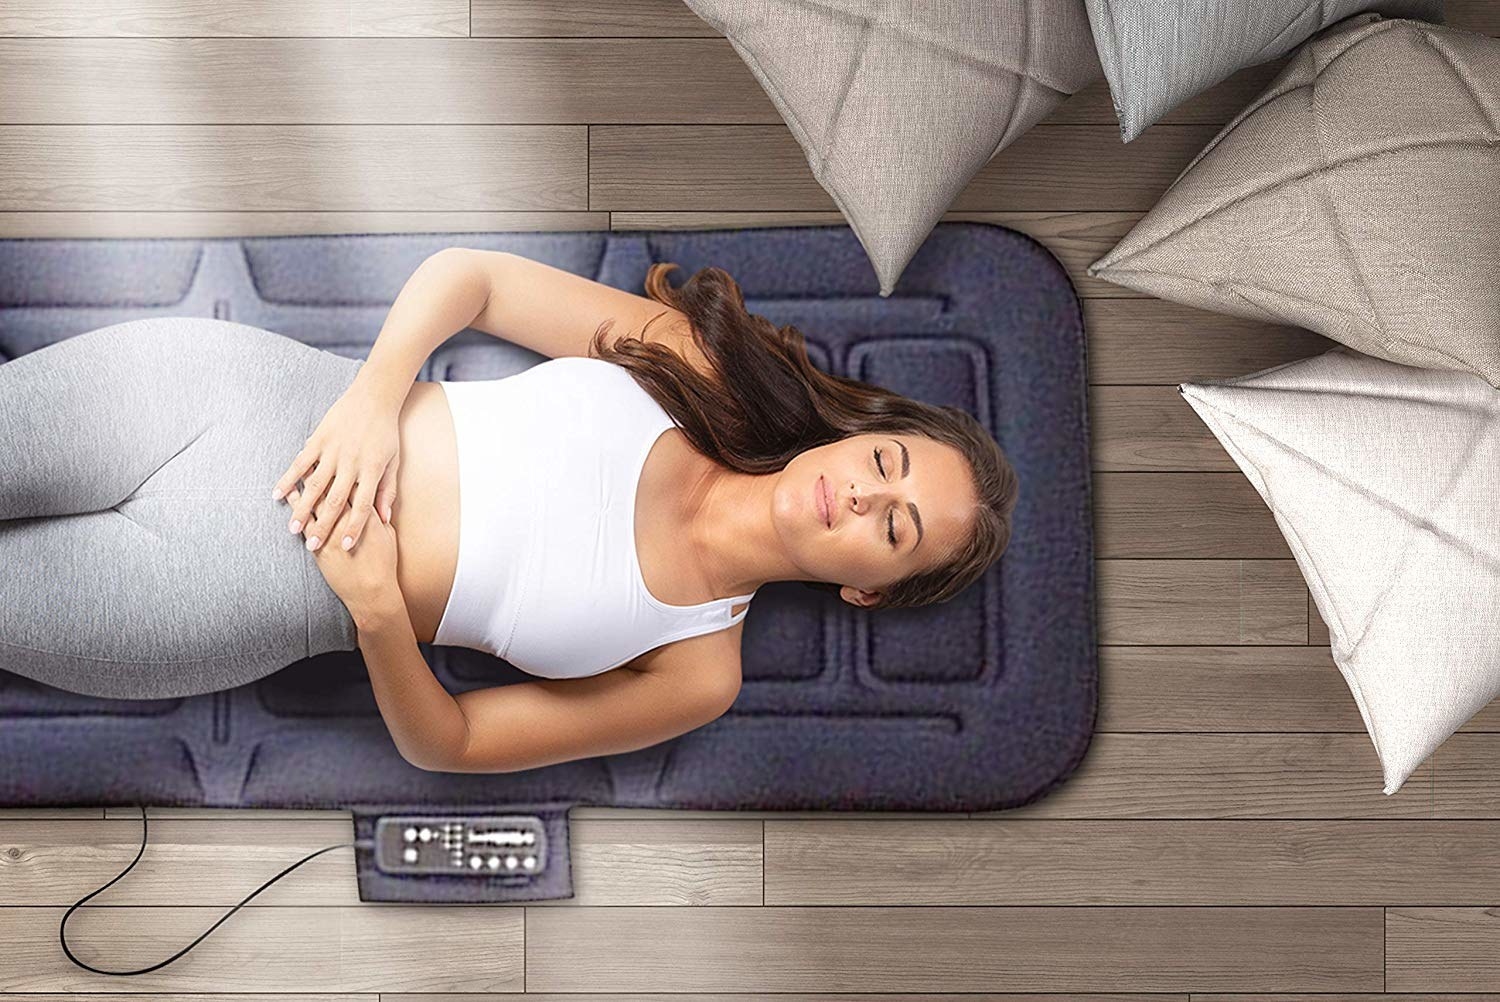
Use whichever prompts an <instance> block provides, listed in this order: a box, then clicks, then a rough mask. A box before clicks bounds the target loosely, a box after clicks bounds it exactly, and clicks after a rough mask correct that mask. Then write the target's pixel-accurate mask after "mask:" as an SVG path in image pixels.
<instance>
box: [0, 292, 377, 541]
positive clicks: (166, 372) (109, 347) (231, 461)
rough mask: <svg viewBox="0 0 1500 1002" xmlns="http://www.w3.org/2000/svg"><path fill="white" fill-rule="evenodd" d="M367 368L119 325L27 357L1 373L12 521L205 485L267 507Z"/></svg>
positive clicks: (208, 331)
mask: <svg viewBox="0 0 1500 1002" xmlns="http://www.w3.org/2000/svg"><path fill="white" fill-rule="evenodd" d="M360 364H362V363H361V362H360V361H359V360H355V359H347V358H343V357H341V356H337V355H333V354H331V353H329V352H325V351H321V350H319V349H316V348H313V347H311V346H309V345H306V344H303V343H301V342H300V341H297V340H295V339H293V338H289V337H285V336H283V335H280V334H276V333H273V332H271V331H266V330H262V329H260V328H257V327H251V326H248V325H245V324H238V323H232V322H229V321H224V320H215V319H210V318H202V317H157V318H150V319H145V320H136V321H128V322H126V323H121V324H113V325H111V326H108V327H101V328H98V329H95V330H92V331H89V332H87V333H84V334H78V335H74V336H72V337H69V338H64V339H63V340H61V341H57V342H54V343H53V344H50V345H47V346H46V347H44V348H40V349H37V350H35V351H32V352H28V353H27V354H25V355H22V356H20V357H19V358H16V359H13V360H12V361H10V362H6V363H5V364H4V365H0V519H13V518H28V517H35V516H40V515H68V514H78V513H83V512H95V511H101V510H104V509H106V508H109V507H110V506H112V505H115V504H118V503H119V502H121V501H122V500H125V499H127V498H130V497H132V496H134V495H135V494H136V492H137V491H142V490H151V489H172V488H177V487H183V486H189V485H201V484H203V483H205V482H207V483H210V484H212V485H214V486H218V487H231V488H244V489H248V488H249V487H251V486H257V485H259V486H264V489H265V491H266V493H267V495H269V493H270V489H271V486H272V485H273V484H274V483H275V481H276V478H277V477H279V476H280V474H281V472H282V470H284V469H285V467H286V465H287V464H288V463H290V462H291V458H292V456H294V455H295V454H296V452H297V450H298V449H300V448H301V446H302V443H303V441H304V440H305V438H306V436H307V435H308V434H309V433H310V431H311V428H312V426H313V425H314V424H315V423H316V419H315V418H314V416H313V409H314V408H315V407H316V406H317V405H318V404H319V403H320V402H321V401H323V400H325V398H326V402H324V403H322V407H323V410H326V408H327V406H328V404H331V403H332V402H333V400H335V399H337V397H338V394H339V393H341V392H342V391H343V388H344V387H347V385H348V383H349V382H352V380H353V377H354V374H355V372H356V371H357V370H358V367H359V365H360ZM335 388H336V391H335ZM330 394H331V395H330ZM317 414H318V416H319V417H321V414H322V410H319V411H318V412H317Z"/></svg>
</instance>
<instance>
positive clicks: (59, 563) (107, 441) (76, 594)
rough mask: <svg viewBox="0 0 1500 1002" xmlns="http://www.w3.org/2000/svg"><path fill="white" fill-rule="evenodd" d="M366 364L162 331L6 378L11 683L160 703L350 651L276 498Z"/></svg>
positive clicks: (1, 391) (158, 325) (47, 358)
mask: <svg viewBox="0 0 1500 1002" xmlns="http://www.w3.org/2000/svg"><path fill="white" fill-rule="evenodd" d="M362 364H363V361H362V360H359V359H352V358H345V357H343V356H341V355H336V354H334V353H332V352H328V351H323V350H321V349H318V348H313V347H311V346H309V345H306V344H303V343H302V342H300V341H297V340H295V339H293V338H289V337H285V336H283V335H280V334H275V333H272V332H270V331H266V330H262V329H260V328H258V327H250V326H247V325H245V324H238V323H232V322H230V321H227V320H211V319H205V318H198V317H157V318H151V319H146V320H132V321H128V322H125V323H119V324H113V325H111V326H108V327H101V328H98V329H97V330H92V331H89V332H87V333H85V334H77V335H74V336H71V337H67V338H64V339H63V340H61V341H57V342H54V343H52V344H48V345H46V346H44V347H42V348H38V349H36V350H34V351H31V352H28V353H26V354H24V355H21V356H20V357H18V358H15V359H13V360H11V361H9V362H6V363H5V364H3V365H0V672H13V673H15V674H17V675H23V676H26V677H27V678H30V679H34V680H36V681H38V682H42V683H44V684H46V685H50V686H54V687H56V688H59V689H66V690H69V691H71V692H77V693H82V694H85V695H89V696H104V697H110V698H116V699H164V698H170V697H177V696H192V695H197V694H199V693H204V692H213V691H216V690H220V689H228V688H233V687H234V686H238V685H243V684H244V683H246V682H252V681H254V680H256V679H259V678H263V677H264V676H266V675H270V674H271V673H273V672H276V671H279V670H280V669H282V668H284V667H286V666H287V665H289V664H292V663H293V662H295V661H299V660H301V659H303V658H307V657H311V656H313V655H316V654H321V653H323V652H325V651H333V650H354V649H355V648H356V647H357V644H356V642H355V641H356V632H355V628H354V621H353V618H352V617H351V616H350V615H349V612H348V610H347V609H346V608H345V607H344V604H343V602H341V601H340V600H339V597H338V595H337V594H336V593H335V592H334V591H333V589H331V588H330V587H329V586H328V583H327V581H325V580H324V578H323V575H322V572H321V571H320V570H319V569H318V565H317V561H316V558H315V557H314V556H313V554H311V553H309V552H308V550H307V549H306V548H305V546H304V545H303V542H304V540H303V537H302V535H301V534H300V533H298V534H293V533H291V532H288V531H287V526H286V524H287V522H288V521H289V520H290V518H291V508H290V505H288V504H287V502H286V501H285V500H284V499H283V500H281V501H272V500H271V488H272V487H273V486H274V485H275V483H276V481H277V479H279V478H280V476H281V474H282V473H283V472H285V470H286V468H287V467H288V466H289V465H290V464H291V461H292V457H294V456H295V455H296V454H297V452H298V451H299V450H300V449H301V448H302V446H303V444H304V442H305V441H306V440H307V437H308V436H309V435H310V434H312V430H313V428H315V427H316V426H317V424H318V422H319V421H320V420H322V417H323V414H324V413H325V412H326V411H327V410H328V408H329V406H330V405H332V404H333V402H334V401H335V400H337V399H338V398H339V396H340V395H341V394H342V393H343V392H344V390H345V389H347V388H348V386H349V384H350V383H351V382H352V381H353V379H354V376H355V373H356V372H358V370H359V367H360V366H361V365H362ZM0 681H3V679H0Z"/></svg>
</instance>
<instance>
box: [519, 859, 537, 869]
mask: <svg viewBox="0 0 1500 1002" xmlns="http://www.w3.org/2000/svg"><path fill="white" fill-rule="evenodd" d="M521 865H522V866H524V867H526V869H528V870H535V869H536V857H535V856H527V857H526V858H525V859H523V860H521Z"/></svg>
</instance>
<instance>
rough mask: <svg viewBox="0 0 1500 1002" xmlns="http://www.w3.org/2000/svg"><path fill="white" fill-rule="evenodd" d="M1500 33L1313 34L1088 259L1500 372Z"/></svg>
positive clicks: (1339, 28)
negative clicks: (1116, 238)
mask: <svg viewBox="0 0 1500 1002" xmlns="http://www.w3.org/2000/svg"><path fill="white" fill-rule="evenodd" d="M1497 143H1500V40H1496V39H1493V38H1489V37H1487V36H1484V35H1479V34H1475V33H1473V32H1467V31H1462V30H1459V29H1456V28H1445V27H1441V26H1438V25H1432V24H1428V23H1425V22H1422V21H1406V20H1384V19H1381V18H1380V17H1379V16H1378V15H1373V14H1364V15H1359V16H1357V17H1353V18H1350V19H1348V20H1347V21H1343V22H1340V23H1339V24H1338V25H1335V26H1334V27H1333V28H1331V29H1329V31H1327V32H1325V33H1323V34H1322V35H1320V36H1318V37H1317V38H1315V39H1314V40H1313V41H1310V42H1308V43H1307V44H1306V45H1305V46H1303V47H1302V49H1301V50H1299V51H1298V52H1297V53H1296V54H1295V55H1294V56H1293V57H1292V58H1291V60H1290V61H1289V62H1288V63H1287V65H1286V67H1285V68H1284V69H1283V71H1282V72H1281V74H1280V75H1278V76H1277V78H1276V79H1275V81H1274V82H1273V83H1272V84H1271V86H1270V87H1269V88H1268V89H1267V90H1266V91H1265V93H1263V94H1262V95H1260V97H1258V98H1257V99H1256V100H1255V101H1253V102H1252V103H1251V104H1250V106H1249V107H1247V108H1246V109H1245V110H1244V111H1243V112H1241V113H1240V114H1239V115H1238V116H1236V117H1235V119H1234V120H1233V121H1231V122H1230V123H1229V124H1228V125H1227V126H1225V128H1224V129H1223V131H1221V132H1220V133H1219V134H1218V135H1217V136H1215V137H1214V139H1213V140H1212V141H1211V142H1210V143H1209V144H1208V146H1207V147H1205V148H1204V149H1203V151H1202V152H1201V153H1199V154H1198V156H1197V157H1196V158H1195V159H1194V160H1193V161H1192V163H1190V164H1189V165H1188V166H1187V168H1186V169H1185V170H1184V171H1183V172H1182V174H1181V175H1179V176H1178V178H1177V179H1176V180H1175V181H1174V182H1173V183H1172V185H1171V187H1170V188H1168V189H1167V191H1166V193H1165V194H1164V195H1163V196H1162V197H1161V200H1160V201H1159V202H1158V203H1157V204H1156V206H1155V207H1154V208H1152V209H1151V211H1150V212H1148V213H1147V214H1146V215H1145V217H1144V218H1142V219H1141V221H1140V222H1139V223H1138V224H1137V225H1136V226H1135V228H1134V229H1132V230H1131V231H1130V233H1129V234H1127V235H1126V237H1125V238H1124V239H1123V240H1121V241H1120V243H1119V244H1118V245H1117V246H1116V247H1115V248H1114V249H1113V250H1111V251H1110V252H1109V253H1108V254H1106V255H1105V256H1104V257H1102V258H1100V259H1099V260H1098V261H1096V262H1094V264H1093V265H1091V266H1090V267H1089V269H1088V273H1089V274H1090V275H1093V276H1095V277H1098V278H1103V279H1107V280H1108V281H1111V282H1114V283H1115V284H1117V285H1123V286H1126V287H1128V288H1131V289H1136V290H1139V291H1141V292H1147V293H1151V294H1152V295H1156V296H1160V297H1162V298H1163V299H1171V300H1175V301H1177V302H1180V303H1187V304H1190V305H1192V306H1198V307H1202V308H1203V309H1207V310H1217V311H1219V312H1222V313H1231V314H1235V315H1237V316H1244V317H1252V318H1256V319H1262V320H1268V321H1272V322H1276V323H1287V324H1292V325H1295V326H1300V327H1305V328H1308V329H1310V330H1313V331H1317V332H1318V333H1320V334H1324V335H1326V336H1328V337H1330V338H1333V339H1334V340H1335V341H1339V342H1341V343H1343V344H1346V345H1349V346H1351V347H1354V348H1357V349H1359V350H1360V351H1363V352H1366V353H1368V354H1371V355H1378V356H1379V357H1381V358H1385V359H1390V360H1392V361H1396V362H1404V363H1407V364H1410V365H1418V366H1431V367H1434V368H1448V369H1460V370H1463V371H1466V372H1472V373H1476V374H1478V375H1480V376H1482V377H1483V378H1484V379H1485V380H1486V381H1488V382H1489V383H1490V384H1491V385H1500V274H1497V273H1500V145H1497Z"/></svg>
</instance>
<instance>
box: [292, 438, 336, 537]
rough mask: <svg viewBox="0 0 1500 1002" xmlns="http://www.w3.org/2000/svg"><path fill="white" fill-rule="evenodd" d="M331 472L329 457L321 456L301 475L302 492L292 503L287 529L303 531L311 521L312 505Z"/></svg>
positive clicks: (318, 497)
mask: <svg viewBox="0 0 1500 1002" xmlns="http://www.w3.org/2000/svg"><path fill="white" fill-rule="evenodd" d="M333 474H334V467H333V465H332V459H331V457H328V456H323V457H320V458H319V459H318V461H317V463H316V465H315V468H314V469H313V471H312V472H311V473H306V474H304V475H303V477H302V492H301V494H300V495H299V496H298V498H297V500H296V501H294V502H293V503H292V514H291V518H290V519H289V520H288V521H287V529H289V530H290V531H292V532H303V531H305V530H306V529H307V524H308V523H309V522H311V521H312V515H313V506H314V505H315V504H317V503H318V500H319V499H320V498H322V496H323V490H324V489H325V488H326V487H327V486H328V482H329V481H330V480H332V479H333Z"/></svg>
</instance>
